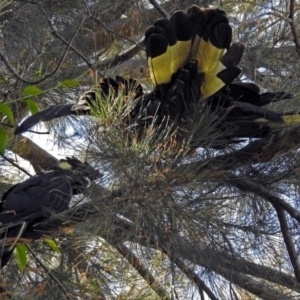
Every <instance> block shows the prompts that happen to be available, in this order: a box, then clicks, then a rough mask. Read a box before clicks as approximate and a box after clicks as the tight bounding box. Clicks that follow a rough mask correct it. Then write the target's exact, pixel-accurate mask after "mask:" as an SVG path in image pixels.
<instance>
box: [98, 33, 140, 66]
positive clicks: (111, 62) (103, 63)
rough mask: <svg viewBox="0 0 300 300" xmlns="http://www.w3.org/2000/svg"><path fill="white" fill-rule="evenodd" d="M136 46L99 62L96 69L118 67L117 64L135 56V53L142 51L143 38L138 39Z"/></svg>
mask: <svg viewBox="0 0 300 300" xmlns="http://www.w3.org/2000/svg"><path fill="white" fill-rule="evenodd" d="M137 44H138V45H139V47H137V46H132V47H130V48H129V49H128V50H126V51H124V52H123V53H121V54H119V55H116V56H114V57H111V58H108V59H106V60H104V61H101V62H99V63H97V67H98V68H100V69H107V68H112V67H114V66H116V65H119V64H121V63H123V62H125V61H127V60H129V59H130V58H132V57H133V56H134V55H136V54H137V53H139V52H140V50H141V49H140V48H141V47H142V49H143V45H144V37H143V38H142V39H140V40H139V41H138V43H137Z"/></svg>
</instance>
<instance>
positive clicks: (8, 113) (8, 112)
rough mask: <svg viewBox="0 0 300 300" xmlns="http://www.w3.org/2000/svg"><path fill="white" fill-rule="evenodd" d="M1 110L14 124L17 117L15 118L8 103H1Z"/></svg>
mask: <svg viewBox="0 0 300 300" xmlns="http://www.w3.org/2000/svg"><path fill="white" fill-rule="evenodd" d="M0 111H1V112H2V113H3V114H4V115H6V116H7V117H8V119H9V120H10V122H11V123H12V124H13V125H14V124H15V118H14V115H13V112H12V110H11V109H10V107H9V106H8V105H7V104H4V103H1V104H0Z"/></svg>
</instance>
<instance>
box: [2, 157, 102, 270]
mask: <svg viewBox="0 0 300 300" xmlns="http://www.w3.org/2000/svg"><path fill="white" fill-rule="evenodd" d="M100 176H102V175H101V174H100V173H99V172H98V171H97V170H95V169H94V168H93V167H91V166H90V165H89V164H88V163H87V162H85V163H82V162H81V161H79V160H78V159H76V158H75V157H67V158H66V159H61V160H60V162H59V163H58V165H57V166H54V167H52V168H51V169H50V170H49V171H45V172H43V173H40V174H37V175H35V176H33V177H31V178H29V179H27V180H25V181H24V182H22V183H19V184H16V185H14V186H12V187H11V188H10V189H9V190H8V191H7V192H5V193H4V194H3V195H2V199H1V202H0V267H1V268H2V267H4V266H5V265H6V263H7V262H8V260H9V258H10V256H11V254H12V252H13V250H14V248H15V246H16V244H17V243H18V242H21V241H22V238H26V237H28V238H30V237H31V236H30V233H34V236H35V239H37V238H39V234H38V233H36V232H34V228H33V226H34V225H35V224H37V223H38V222H41V221H43V220H45V219H47V218H49V217H50V216H51V215H52V214H56V213H60V212H62V211H64V210H66V209H68V207H69V203H70V201H71V198H72V196H73V195H77V194H80V193H82V192H83V191H84V190H85V189H86V188H88V187H89V185H90V183H91V181H93V180H95V179H97V178H99V177H100Z"/></svg>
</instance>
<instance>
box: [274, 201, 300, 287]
mask: <svg viewBox="0 0 300 300" xmlns="http://www.w3.org/2000/svg"><path fill="white" fill-rule="evenodd" d="M274 208H275V210H276V212H277V216H278V221H279V224H280V228H281V232H282V236H283V240H284V243H285V246H286V249H287V251H288V253H289V257H290V260H291V263H292V266H293V268H294V272H295V277H296V279H297V280H298V282H299V283H300V264H299V261H298V254H297V252H296V249H295V245H294V242H293V239H292V237H291V234H290V230H289V226H288V223H287V219H286V216H285V212H284V210H283V209H281V208H280V207H278V206H277V205H274Z"/></svg>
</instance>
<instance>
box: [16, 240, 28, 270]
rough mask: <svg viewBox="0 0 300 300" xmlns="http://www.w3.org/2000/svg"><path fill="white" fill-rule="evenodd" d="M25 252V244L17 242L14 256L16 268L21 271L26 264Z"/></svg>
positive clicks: (26, 250) (26, 249)
mask: <svg viewBox="0 0 300 300" xmlns="http://www.w3.org/2000/svg"><path fill="white" fill-rule="evenodd" d="M27 252H28V248H27V246H26V245H25V244H19V245H17V246H16V248H15V251H14V256H15V259H16V262H17V265H18V268H19V269H20V270H21V271H23V270H24V268H25V267H26V264H27Z"/></svg>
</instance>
